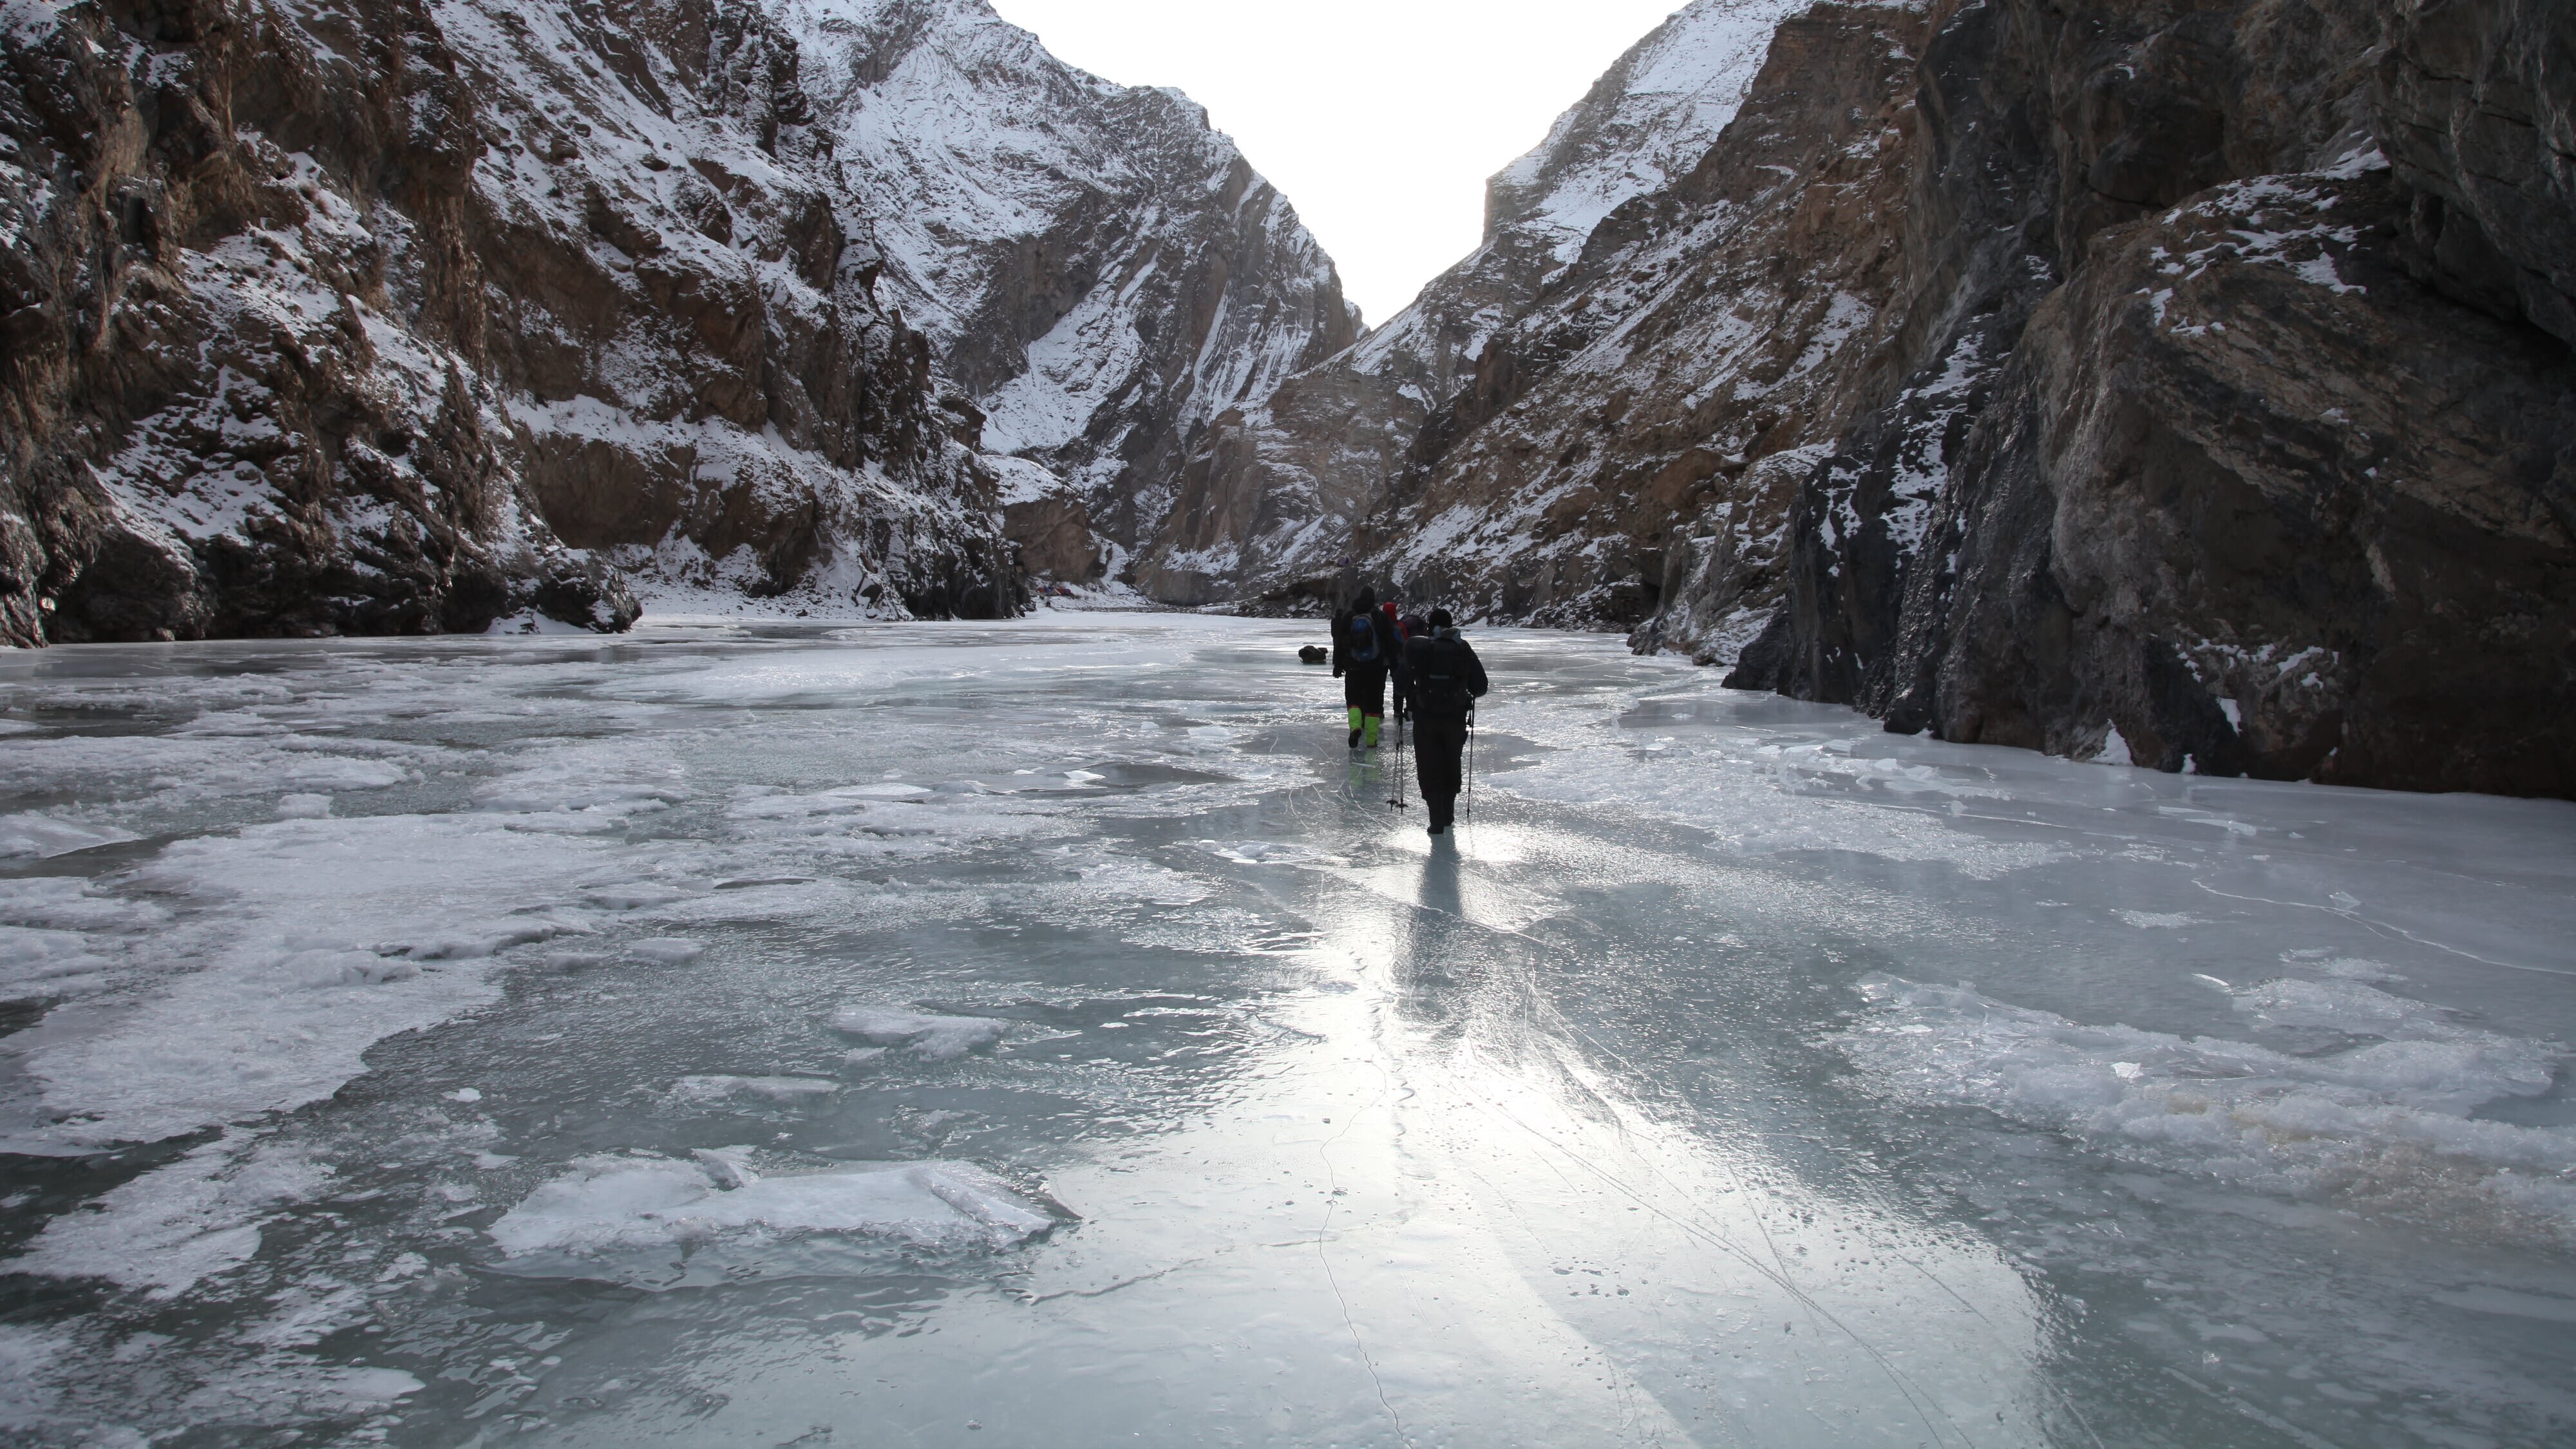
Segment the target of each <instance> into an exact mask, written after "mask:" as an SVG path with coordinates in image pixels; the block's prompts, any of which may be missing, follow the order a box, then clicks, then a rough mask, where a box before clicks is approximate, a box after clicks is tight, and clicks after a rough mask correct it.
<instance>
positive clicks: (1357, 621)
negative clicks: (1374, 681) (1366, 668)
mask: <svg viewBox="0 0 2576 1449" xmlns="http://www.w3.org/2000/svg"><path fill="white" fill-rule="evenodd" d="M1350 657H1351V662H1353V663H1355V664H1375V663H1376V662H1377V621H1376V620H1374V619H1371V618H1370V617H1369V616H1368V615H1366V614H1353V615H1351V643H1350Z"/></svg>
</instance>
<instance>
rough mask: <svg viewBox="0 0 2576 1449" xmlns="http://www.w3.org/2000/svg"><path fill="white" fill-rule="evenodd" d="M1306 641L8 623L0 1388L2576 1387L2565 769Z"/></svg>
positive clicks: (1645, 1419)
mask: <svg viewBox="0 0 2576 1449" xmlns="http://www.w3.org/2000/svg"><path fill="white" fill-rule="evenodd" d="M1307 632H1309V626H1305V625H1300V624H1295V623H1280V622H1261V621H1248V620H1227V619H1215V618H1203V617H1198V616H1191V615H1106V614H1049V615H1043V616H1041V617H1039V618H1036V619H1032V620H1027V621H1020V622H1014V623H1008V624H996V625H967V624H922V625H903V626H891V625H870V626H866V627H860V628H838V627H826V626H801V625H792V624H785V623H781V624H745V623H740V622H735V623H713V622H701V623H696V624H691V623H686V622H680V623H662V624H656V625H654V626H652V627H648V628H646V629H644V630H642V631H640V632H638V633H637V634H636V635H634V636H632V637H629V638H621V639H614V640H602V639H598V638H569V637H543V636H538V637H521V638H490V639H480V638H478V639H435V640H417V641H398V642H384V641H376V642H355V641H344V642H296V643H236V644H207V645H180V646H136V647H123V646H117V647H95V648H77V649H58V650H53V651H49V652H45V653H37V654H22V655H13V656H11V657H9V658H7V659H6V660H0V789H5V791H6V792H7V798H6V800H5V801H0V852H5V856H0V1151H5V1152H6V1154H8V1155H6V1156H5V1157H0V1172H5V1188H0V1254H6V1255H8V1256H6V1257H5V1258H0V1273H5V1274H6V1275H7V1276H5V1277H0V1294H5V1300H0V1301H5V1303H6V1305H7V1311H6V1312H5V1313H0V1438H5V1439H7V1440H8V1441H9V1442H12V1443H20V1442H23V1443H28V1444H42V1445H50V1444H85V1443H98V1444H115V1443H129V1444H132V1443H141V1442H144V1440H145V1439H147V1438H150V1439H156V1440H157V1439H160V1438H162V1437H164V1436H180V1437H179V1441H180V1442H188V1443H197V1442H204V1443H217V1442H224V1443H230V1442H262V1443H265V1442H284V1441H285V1439H286V1438H287V1437H288V1436H289V1435H290V1434H297V1435H301V1436H302V1438H301V1440H300V1442H329V1443H352V1444H355V1443H393V1444H418V1445H439V1446H451V1445H463V1444H481V1445H490V1444H497V1443H500V1442H504V1441H507V1442H512V1443H528V1444H567V1445H574V1444H599V1445H612V1444H614V1445H624V1444H631V1443H636V1442H647V1441H649V1442H662V1443H685V1444H691V1445H736V1444H739V1445H764V1446H765V1445H778V1444H787V1443H797V1444H804V1445H816V1444H822V1443H825V1442H827V1441H828V1442H831V1443H836V1444H844V1445H849V1444H870V1445H873V1444H898V1443H900V1444H960V1445H964V1444H974V1445H983V1446H1001V1445H1014V1444H1028V1445H1090V1444H1111V1443H1116V1444H1147V1445H1152V1444H1172V1445H1178V1444H1209V1443H1215V1444H1232V1443H1244V1444H1250V1443H1261V1444H1274V1445H1296V1446H1305V1445H1313V1446H1325V1445H1343V1446H1362V1445H1383V1446H1398V1445H1408V1444H1410V1445H1423V1446H1429V1445H1458V1446H1483V1445H1547V1446H1569V1445H1595V1444H1601V1445H1609V1444H1623V1445H1624V1444H1641V1445H1642V1444H1666V1445H1672V1444H1702V1445H1736V1444H1763V1445H1885V1446H1916V1445H1939V1446H1967V1445H1977V1446H2001V1445H2036V1444H2064V1445H2069V1446H2077V1445H2082V1446H2092V1445H2137V1444H2176V1445H2222V1444H2223V1445H2243V1446H2256V1449H2261V1446H2302V1449H2316V1446H2319V1445H2334V1446H2341V1449H2361V1446H2365V1445H2418V1444H2420V1445H2457V1444H2470V1443H2480V1444H2496V1445H2533V1446H2537V1445H2544V1444H2553V1443H2555V1444H2564V1443H2567V1442H2569V1441H2570V1439H2571V1438H2576V1375H2571V1373H2570V1371H2569V1364H2570V1363H2571V1362H2576V1097H2571V1092H2570V1088H2569V1086H2568V1070H2567V1067H2568V1063H2567V1061H2566V1052H2567V1045H2566V1036H2567V1033H2568V1031H2569V1029H2570V1028H2571V1026H2576V806H2570V805H2568V804H2566V803H2563V802H2545V801H2510V800H2499V799H2491V798H2482V797H2465V796H2451V797H2431V796H2409V795H2396V794H2380V793H2372V792H2361V791H2338V790H2329V789H2323V788H2319V787H2314V786H2300V785H2277V784H2266V783H2259V782H2252V781H2241V780H2217V779H2205V778H2199V777H2193V776H2168V775H2161V774H2157V773H2154V772H2151V771H2145V770H2138V769H2131V768H2122V767H2111V766H2105V765H2099V764H2076V763H2071V762H2068V761H2064V760H2055V759H2046V758H2042V757H2040V756H2037V755H2031V754H2025V753H2021V752H2017V751H2011V750H2000V749H1984V748H1973V747H1962V746H1953V745H1946V744H1942V743H1939V742H1936V741H1928V740H1920V739H1908V738H1901V737H1894V736H1888V735H1885V734H1882V733H1880V732H1879V731H1878V729H1877V727H1876V725H1875V724H1874V723H1873V722H1871V721H1868V720H1866V719H1862V718H1860V717H1858V716H1856V715H1852V714H1849V713H1846V712H1843V711H1840V710H1835V709H1830V708H1823V707H1818V706H1812V705H1805V704H1797V703H1792V702H1788V701H1784V700H1781V699H1777V698H1774V697H1769V696H1758V695H1748V694H1741V693H1733V692H1729V691H1727V690H1724V689H1722V688H1720V687H1719V686H1718V684H1717V677H1716V675H1715V674H1714V673H1712V672H1710V671H1703V670H1693V669H1691V668H1690V667H1688V666H1687V665H1681V664H1677V663H1675V662H1673V661H1670V660H1664V659H1638V658H1632V657H1630V656H1628V655H1627V654H1626V653H1625V652H1624V651H1623V650H1622V649H1620V648H1619V646H1618V644H1617V642H1616V641H1615V640H1611V639H1606V638H1602V637H1598V636H1586V635H1568V634H1550V633H1538V632H1518V631H1494V632H1492V633H1487V634H1479V635H1477V638H1478V643H1479V648H1480V649H1481V650H1482V651H1483V652H1484V653H1485V655H1486V657H1487V659H1488V661H1489V663H1490V664H1491V665H1492V667H1493V672H1494V675H1495V681H1496V692H1495V695H1494V697H1493V700H1492V702H1491V705H1490V707H1489V708H1488V710H1487V711H1486V715H1485V718H1484V720H1483V722H1482V724H1483V727H1482V731H1481V733H1480V735H1479V738H1478V741H1477V745H1476V751H1477V758H1476V780H1477V787H1476V791H1475V794H1474V796H1473V797H1472V802H1471V803H1472V813H1471V816H1470V818H1469V820H1468V822H1467V823H1466V825H1465V828H1464V829H1463V830H1462V831H1461V833H1460V835H1459V837H1458V838H1457V839H1456V840H1455V841H1454V842H1453V843H1450V844H1444V845H1436V846H1435V845H1434V844H1433V843H1432V842H1430V841H1429V840H1428V839H1427V838H1426V837H1425V836H1424V835H1423V834H1422V832H1421V829H1420V820H1419V818H1418V812H1416V813H1415V815H1414V816H1413V817H1410V818H1408V817H1405V816H1401V815H1398V814H1397V813H1396V812H1394V811H1391V810H1390V809H1389V808H1388V807H1387V805H1386V803H1385V802H1386V799H1387V796H1388V795H1389V793H1390V791H1389V790H1388V789H1387V788H1386V783H1387V782H1386V780H1385V779H1384V775H1383V771H1384V770H1386V769H1387V768H1390V767H1391V761H1389V760H1387V759H1386V758H1384V752H1381V755H1380V756H1377V757H1369V758H1364V759H1361V760H1357V761H1355V760H1353V759H1352V758H1351V757H1350V755H1349V754H1348V753H1347V752H1346V751H1345V750H1344V748H1343V744H1342V740H1343V726H1342V724H1341V721H1340V718H1339V708H1338V698H1339V696H1338V693H1337V692H1336V691H1335V689H1334V688H1333V686H1332V684H1331V682H1330V681H1328V680H1326V679H1324V678H1323V673H1322V671H1320V670H1313V669H1307V668H1303V667H1301V666H1300V665H1299V664H1298V663H1297V661H1296V655H1295V647H1296V645H1297V644H1299V643H1302V642H1306V641H1305V637H1304V636H1305V634H1306V633H1307Z"/></svg>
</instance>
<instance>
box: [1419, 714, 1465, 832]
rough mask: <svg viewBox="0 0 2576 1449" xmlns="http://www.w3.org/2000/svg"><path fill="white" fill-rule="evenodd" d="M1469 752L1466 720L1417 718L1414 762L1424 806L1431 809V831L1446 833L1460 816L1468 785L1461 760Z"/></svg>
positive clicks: (1422, 716)
mask: <svg viewBox="0 0 2576 1449" xmlns="http://www.w3.org/2000/svg"><path fill="white" fill-rule="evenodd" d="M1466 752H1467V722H1466V721H1465V720H1464V719H1433V718H1431V717H1430V716H1428V715H1420V714H1417V715H1415V716H1414V717H1413V758H1414V761H1415V764H1416V766H1417V772H1416V778H1418V779H1420V780H1421V781H1422V803H1423V804H1424V805H1426V806H1429V807H1430V809H1431V828H1432V829H1434V830H1446V829H1448V828H1449V824H1450V822H1451V821H1453V820H1455V819H1456V818H1457V815H1458V791H1459V790H1460V788H1462V787H1463V785H1464V784H1465V780H1464V778H1463V774H1464V772H1463V771H1462V770H1461V768H1460V764H1459V762H1460V759H1461V758H1462V757H1463V756H1464V755H1465V754H1466Z"/></svg>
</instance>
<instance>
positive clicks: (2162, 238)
mask: <svg viewBox="0 0 2576 1449" xmlns="http://www.w3.org/2000/svg"><path fill="white" fill-rule="evenodd" d="M1926 25H1927V40H1926V43H1925V45H1924V47H1923V49H1922V52H1921V59H1920V62H1919V64H1918V65H1917V67H1916V87H1917V96H1918V100H1917V104H1916V106H1915V110H1914V117H1913V121H1912V124H1911V127H1910V134H1909V136H1908V137H1907V141H1906V144H1905V146H1904V147H1903V149H1902V151H1901V152H1900V153H1899V154H1900V156H1901V160H1902V164H1903V166H1904V167H1905V168H1906V169H1907V171H1908V172H1910V178H1911V179H1910V183H1909V185H1908V187H1907V191H1906V197H1905V203H1904V206H1905V212H1904V221H1903V225H1902V230H1901V235H1903V237H1904V238H1905V242H1904V246H1903V249H1902V268H1901V271H1902V277H1901V281H1900V283H1899V286H1898V289H1897V292H1896V296H1897V299H1898V306H1899V308H1900V309H1901V311H1902V312H1903V314H1904V315H1905V316H1906V317H1907V318H1908V319H1909V320H1910V321H1911V322H1912V324H1913V325H1912V327H1911V328H1910V329H1909V330H1908V331H1906V332H1902V333H1899V334H1896V335H1895V336H1893V337H1892V338H1891V341H1890V343H1889V345H1888V346H1887V347H1886V348H1885V349H1884V350H1883V352H1882V354H1881V359H1880V361H1879V364H1878V365H1879V366H1880V368H1881V369H1882V372H1883V374H1884V376H1885V377H1886V378H1887V379H1889V381H1888V382H1887V383H1886V384H1884V385H1883V386H1884V388H1885V391H1884V393H1883V397H1884V398H1885V400H1884V401H1870V402H1869V405H1866V406H1864V407H1862V408H1861V409H1860V410H1859V412H1858V413H1857V414H1856V415H1854V416H1853V417H1852V418H1851V419H1850V420H1849V421H1848V423H1847V424H1844V425H1842V426H1840V427H1838V428H1837V430H1836V432H1835V434H1834V437H1833V442H1832V445H1831V450H1830V453H1829V455H1828V456H1827V457H1826V458H1825V460H1824V461H1823V462H1822V463H1820V464H1819V466H1818V467H1817V468H1816V469H1815V470H1814V471H1813V472H1811V473H1810V474H1809V476H1808V478H1807V479H1806V482H1805V484H1804V485H1803V487H1802V489H1801V492H1800V496H1799V498H1798V501H1797V504H1796V507H1795V509H1794V516H1793V528H1792V537H1791V539H1790V542H1789V554H1790V568H1789V571H1788V572H1789V580H1788V582H1789V598H1788V601H1787V603H1786V605H1785V606H1784V607H1783V609H1782V610H1781V611H1780V613H1779V614H1778V615H1777V616H1776V617H1775V618H1774V619H1773V620H1772V621H1771V623H1770V626H1769V628H1768V629H1767V631H1766V632H1765V633H1764V635H1763V636H1762V637H1761V638H1760V639H1759V640H1758V641H1756V642H1755V643H1754V644H1753V645H1752V646H1751V647H1750V648H1748V649H1747V650H1746V651H1745V652H1744V655H1743V659H1742V662H1741V665H1740V667H1739V668H1738V669H1737V671H1736V673H1735V676H1734V678H1735V681H1736V682H1738V683H1741V684H1745V685H1751V686H1756V687H1765V688H1777V689H1782V690H1785V691H1787V692H1790V693H1794V694H1799V695H1802V696H1805V697H1809V698H1817V699H1828V700H1841V701H1848V702H1852V703H1856V704H1859V705H1861V706H1862V707H1864V708H1866V709H1868V710H1870V711H1871V712H1872V713H1876V714H1879V715H1882V716H1884V717H1885V718H1886V719H1887V720H1888V722H1889V725H1890V727H1891V728H1895V729H1901V730H1909V731H1913V730H1931V731H1935V732H1938V733H1939V734H1941V735H1942V736H1944V737H1945V738H1950V739H1956V740H1965V741H1983V742H1987V743H1997V744H2013V745H2023V746H2028V747H2031V748H2036V749H2046V750H2049V751H2052V752H2056V753H2066V754H2073V755H2077V756H2080V757H2084V756H2094V755H2098V754H2103V753H2105V752H2107V753H2109V754H2110V755H2111V756H2112V757H2113V758H2117V759H2124V760H2135V761H2136V762H2138V763H2141V764H2147V765H2153V766H2157V767H2160V768H2164V769H2167V770H2174V769H2182V768H2186V767H2188V768H2193V769H2197V770H2200V771H2203V772H2206V773H2214V774H2238V773H2250V774H2256V775H2261V776H2265V777H2270V778H2285V779H2295V778H2307V779H2317V780H2326V781H2337V782H2344V783H2353V784H2370V785H2385V786H2396V787H2402V788H2415V789H2479V790H2494V791H2506V792H2515V793H2543V794H2559V795H2566V794H2576V725H2571V722H2570V710H2571V707H2576V531H2571V530H2576V359H2571V356H2570V353H2569V349H2568V346H2567V340H2568V335H2569V331H2570V329H2569V313H2568V305H2567V298H2568V296H2569V295H2570V292H2569V290H2568V282H2569V272H2568V265H2569V263H2568V258H2570V257H2571V256H2576V206H2571V204H2570V203H2571V198H2576V191H2571V188H2570V185H2569V178H2570V164H2571V157H2576V145H2571V141H2576V132H2571V130H2570V99H2571V97H2576V65H2571V59H2576V12H2571V11H2570V10H2568V9H2567V8H2566V7H2563V6H2553V5H2544V4H2536V3H2535V4H2520V3H2514V0H2492V3H2474V0H2452V3H2430V0H2428V3H2408V4H2400V5H2394V6H2390V5H2378V4H2367V3H2358V0H2355V3H2342V0H2268V3H2243V4H2206V3H2203V4H2182V3H2153V0H2128V3H2096V4H2091V5H2087V6H2083V7H2075V8H2072V9H2065V8H2060V7H2055V6H2049V5H2043V4H2037V3H2002V0H1996V3H1989V4H1985V5H1955V6H1954V5H1943V6H1939V7H1935V8H1934V9H1933V10H1932V11H1930V12H1929V13H1928V14H1927V16H1926ZM2392 162H2393V163H2394V164H2392ZM1969 347H1973V349H1974V354H1975V356H1976V357H1977V358H1979V359H1982V360H1985V361H1986V363H1987V365H1985V366H1983V367H1981V368H1964V367H1962V366H1960V365H1959V364H1958V362H1957V361H1956V359H1957V358H1958V357H1959V356H1960V355H1961V353H1962V350H1963V349H1965V348H1969ZM1951 376H1966V377H1971V378H1975V379H1979V380H1975V381H1972V383H1971V384H1970V386H1969V389H1968V401H1967V404H1966V405H1965V406H1964V407H1962V408H1960V409H1959V410H1958V411H1957V412H1956V413H1955V415H1953V417H1952V418H1951V420H1950V422H1949V424H1948V426H1947V429H1946V431H1945V433H1944V436H1943V438H1942V448H1941V451H1940V454H1939V458H1940V463H1941V466H1940V468H1939V469H1938V471H1937V473H1936V474H1934V475H1933V481H1934V482H1935V483H1936V484H1937V486H1935V487H1933V488H1932V489H1930V490H1929V492H1928V507H1927V506H1926V503H1925V501H1924V498H1925V496H1926V495H1925V491H1924V490H1922V489H1919V488H1917V487H1915V486H1914V485H1913V482H1912V480H1914V479H1915V478H1917V477H1920V476H1923V475H1922V472H1921V470H1920V469H1918V468H1917V467H1916V466H1915V465H1914V464H1912V463H1911V462H1909V461H1908V459H1907V458H1906V457H1905V456H1904V449H1903V447H1902V446H1901V445H1899V446H1897V447H1895V448H1893V449H1891V447H1890V440H1891V439H1895V438H1902V437H1903V436H1904V435H1905V434H1906V432H1907V431H1908V429H1910V428H1912V427H1913V426H1914V422H1913V419H1914V417H1915V415H1916V414H1917V413H1919V411H1920V409H1921V403H1920V397H1921V395H1922V393H1923V392H1924V390H1925V389H1926V388H1927V387H1935V386H1939V385H1941V380H1942V379H1945V378H1948V377H1951ZM1899 379H1902V381H1899ZM1693 602H1694V601H1693V600H1691V599H1690V598H1689V597H1687V592H1686V595H1685V597H1684V598H1682V599H1679V600H1676V601H1675V607H1674V608H1673V609H1671V610H1668V611H1667V614H1666V621H1667V622H1668V623H1669V622H1670V621H1672V620H1673V619H1674V618H1675V616H1676V615H1677V614H1679V613H1681V612H1682V611H1685V610H1687V609H1689V608H1690V607H1691V606H1692V604H1693Z"/></svg>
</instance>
